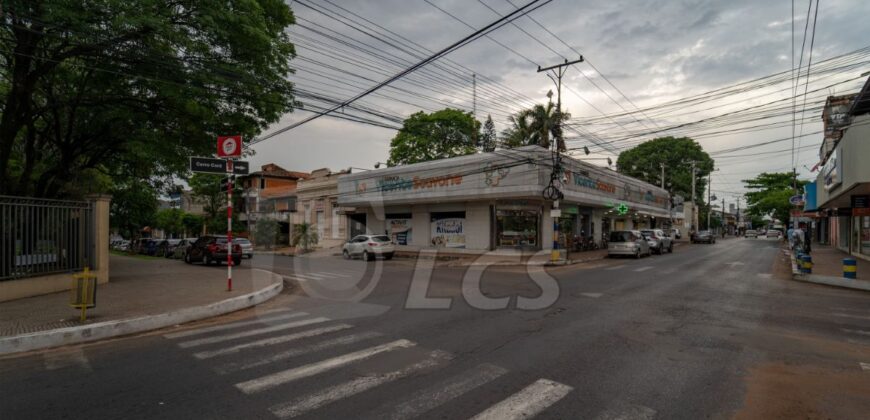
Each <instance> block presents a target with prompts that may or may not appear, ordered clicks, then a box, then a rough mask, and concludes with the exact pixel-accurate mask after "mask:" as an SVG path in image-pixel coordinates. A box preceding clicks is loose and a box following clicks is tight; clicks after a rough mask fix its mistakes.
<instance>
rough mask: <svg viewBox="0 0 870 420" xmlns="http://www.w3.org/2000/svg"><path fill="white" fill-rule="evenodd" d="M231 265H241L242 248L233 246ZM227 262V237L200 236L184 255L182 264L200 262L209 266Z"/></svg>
mask: <svg viewBox="0 0 870 420" xmlns="http://www.w3.org/2000/svg"><path fill="white" fill-rule="evenodd" d="M232 252H233V254H232V258H233V265H239V264H241V263H242V247H241V246H239V244H233V251H232ZM226 260H227V237H226V236H221V235H205V236H200V237H199V239H197V240H196V242H194V243H193V244H191V245H190V248H188V249H187V253H186V254H184V262H186V263H188V264H191V263H194V262H201V263H203V264H205V265H210V264H211V263H213V262H216V263H218V264H220V263H221V262H223V261H226Z"/></svg>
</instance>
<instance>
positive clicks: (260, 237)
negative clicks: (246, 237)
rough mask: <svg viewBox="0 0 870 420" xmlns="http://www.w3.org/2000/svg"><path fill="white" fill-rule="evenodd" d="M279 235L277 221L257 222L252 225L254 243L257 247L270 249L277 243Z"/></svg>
mask: <svg viewBox="0 0 870 420" xmlns="http://www.w3.org/2000/svg"><path fill="white" fill-rule="evenodd" d="M279 233H280V227H279V226H278V221H276V220H272V219H260V220H257V224H255V225H254V243H255V244H256V245H257V246H263V247H265V248H266V249H272V246H273V245H275V244H276V243H277V242H278V234H279Z"/></svg>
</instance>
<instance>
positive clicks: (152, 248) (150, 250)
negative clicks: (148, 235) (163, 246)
mask: <svg viewBox="0 0 870 420" xmlns="http://www.w3.org/2000/svg"><path fill="white" fill-rule="evenodd" d="M160 242H161V241H159V240H157V239H142V240H141V241H140V242H139V253H140V254H145V255H152V256H153V255H156V254H157V247H158V245H159V244H160Z"/></svg>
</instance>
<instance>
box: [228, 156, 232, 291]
mask: <svg viewBox="0 0 870 420" xmlns="http://www.w3.org/2000/svg"><path fill="white" fill-rule="evenodd" d="M232 162H233V161H232V160H228V161H227V291H228V292H232V291H233V163H232Z"/></svg>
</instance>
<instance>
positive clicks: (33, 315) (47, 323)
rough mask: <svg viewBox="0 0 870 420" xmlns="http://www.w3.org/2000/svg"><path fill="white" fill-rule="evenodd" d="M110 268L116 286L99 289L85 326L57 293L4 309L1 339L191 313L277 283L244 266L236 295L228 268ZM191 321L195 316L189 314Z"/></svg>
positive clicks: (122, 263) (120, 261) (130, 263)
mask: <svg viewBox="0 0 870 420" xmlns="http://www.w3.org/2000/svg"><path fill="white" fill-rule="evenodd" d="M110 267H111V271H110V281H109V283H107V284H101V285H99V287H98V289H97V305H96V308H93V309H89V310H88V311H87V316H88V319H87V321H86V322H85V323H84V324H82V323H80V322H79V311H78V310H76V309H73V308H71V307H70V306H69V292H60V293H53V294H50V295H43V296H35V297H31V298H25V299H18V300H13V301H8V302H3V303H0V338H6V337H9V336H15V335H19V334H28V333H35V332H39V331H48V330H54V329H58V328H68V327H81V326H83V325H84V326H91V325H95V324H101V323H105V322H107V321H116V320H123V319H130V318H139V317H145V316H148V315H158V314H167V313H173V312H178V311H181V310H188V309H191V308H197V307H201V306H205V305H210V304H216V303H218V302H223V301H225V300H227V299H231V298H237V297H242V296H245V295H247V294H251V293H253V292H256V291H259V290H263V289H265V288H268V287H270V286H271V285H273V284H274V283H275V282H276V276H274V275H272V274H271V273H269V272H266V271H263V270H251V269H248V268H247V267H246V264H244V263H243V265H242V267H240V268H237V269H235V270H233V291H232V292H227V291H226V283H227V278H226V274H227V271H226V266H222V267H218V266H210V267H206V266H200V265H190V264H185V263H184V262H182V261H180V260H170V259H150V260H145V259H140V258H136V257H128V256H118V255H112V256H111V257H110ZM248 306H250V305H248ZM188 315H194V314H193V313H191V312H190V311H188Z"/></svg>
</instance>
